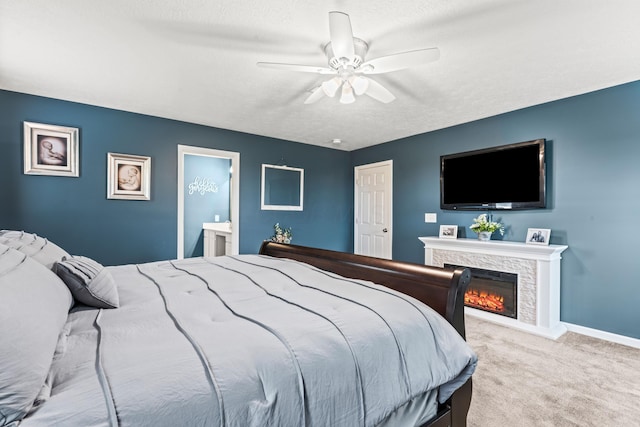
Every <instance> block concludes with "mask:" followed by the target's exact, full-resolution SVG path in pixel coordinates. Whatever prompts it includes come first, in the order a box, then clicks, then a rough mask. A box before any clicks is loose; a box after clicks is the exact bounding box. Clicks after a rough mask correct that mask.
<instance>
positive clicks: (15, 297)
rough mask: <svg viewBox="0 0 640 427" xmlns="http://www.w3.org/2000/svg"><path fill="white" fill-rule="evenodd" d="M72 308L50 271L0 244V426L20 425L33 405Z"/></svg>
mask: <svg viewBox="0 0 640 427" xmlns="http://www.w3.org/2000/svg"><path fill="white" fill-rule="evenodd" d="M72 304H73V298H72V297H71V293H70V292H69V289H67V287H66V286H65V285H64V283H63V282H62V280H60V278H58V277H57V276H56V275H55V274H54V273H53V272H52V271H51V270H48V269H47V268H46V267H44V266H42V265H41V264H39V263H37V262H36V261H34V260H33V259H31V258H30V257H28V256H27V255H25V254H24V253H22V252H19V251H17V250H15V249H12V248H10V247H8V246H6V245H3V244H0V425H6V424H11V423H12V422H15V421H19V420H21V419H22V418H23V417H24V416H25V415H26V414H27V412H28V411H29V409H30V408H31V406H32V405H33V402H34V400H35V399H36V397H37V396H38V393H39V392H40V390H41V389H42V386H43V384H44V382H45V379H46V377H47V374H48V373H49V369H50V367H51V362H52V360H53V354H54V352H55V349H56V344H57V342H58V335H59V334H60V332H61V331H62V328H63V326H64V324H65V322H66V320H67V313H68V312H69V309H70V308H71V306H72Z"/></svg>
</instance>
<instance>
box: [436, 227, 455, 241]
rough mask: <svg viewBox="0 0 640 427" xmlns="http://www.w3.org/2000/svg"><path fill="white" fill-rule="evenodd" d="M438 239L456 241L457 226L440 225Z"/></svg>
mask: <svg viewBox="0 0 640 427" xmlns="http://www.w3.org/2000/svg"><path fill="white" fill-rule="evenodd" d="M439 237H440V238H441V239H457V238H458V226H457V225H441V226H440V235H439Z"/></svg>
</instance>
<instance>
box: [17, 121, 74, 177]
mask: <svg viewBox="0 0 640 427" xmlns="http://www.w3.org/2000/svg"><path fill="white" fill-rule="evenodd" d="M23 130H24V173H25V175H56V176H70V177H78V176H80V168H79V164H78V128H71V127H66V126H56V125H47V124H42V123H32V122H24V127H23Z"/></svg>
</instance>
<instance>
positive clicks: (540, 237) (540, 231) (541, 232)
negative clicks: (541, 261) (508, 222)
mask: <svg viewBox="0 0 640 427" xmlns="http://www.w3.org/2000/svg"><path fill="white" fill-rule="evenodd" d="M550 236H551V230H550V229H548V228H529V229H528V230H527V240H526V242H525V243H528V244H532V245H548V244H549V237H550Z"/></svg>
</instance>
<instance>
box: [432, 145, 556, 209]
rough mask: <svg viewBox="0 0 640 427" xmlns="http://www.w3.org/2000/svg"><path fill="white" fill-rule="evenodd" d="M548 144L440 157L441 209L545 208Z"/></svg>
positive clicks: (508, 146)
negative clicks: (546, 153)
mask: <svg viewBox="0 0 640 427" xmlns="http://www.w3.org/2000/svg"><path fill="white" fill-rule="evenodd" d="M544 149H545V140H544V139H536V140H533V141H526V142H520V143H516V144H509V145H503V146H499V147H492V148H487V149H483V150H476V151H467V152H464V153H457V154H449V155H445V156H441V157H440V208H441V209H460V210H484V209H533V208H544V207H545V206H546V200H545V152H544Z"/></svg>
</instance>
